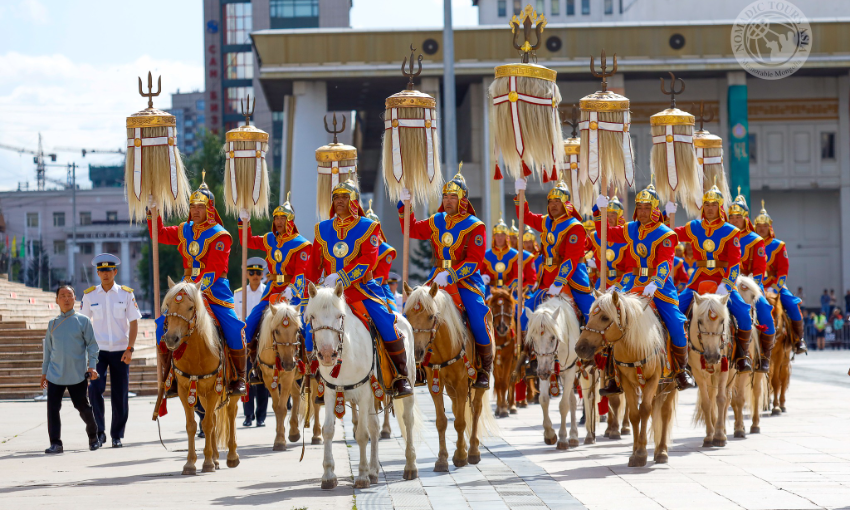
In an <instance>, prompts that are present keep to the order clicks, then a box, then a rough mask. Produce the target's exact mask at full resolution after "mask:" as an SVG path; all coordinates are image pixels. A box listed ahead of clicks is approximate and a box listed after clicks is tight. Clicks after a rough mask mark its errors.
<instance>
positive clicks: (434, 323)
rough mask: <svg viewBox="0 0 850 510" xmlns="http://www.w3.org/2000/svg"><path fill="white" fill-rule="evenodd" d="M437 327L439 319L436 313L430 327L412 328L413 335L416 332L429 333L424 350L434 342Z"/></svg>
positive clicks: (438, 327)
mask: <svg viewBox="0 0 850 510" xmlns="http://www.w3.org/2000/svg"><path fill="white" fill-rule="evenodd" d="M439 329H440V326H439V320H438V319H437V316H436V315H435V316H434V318H433V319H432V321H431V328H430V329H418V328H413V334H414V335H415V334H416V333H428V334H429V335H430V336H429V337H428V343H427V344H426V345H425V349H424V350H425V352H427V351H428V348H430V347H431V344H432V343H434V339H435V338H436V337H437V331H439Z"/></svg>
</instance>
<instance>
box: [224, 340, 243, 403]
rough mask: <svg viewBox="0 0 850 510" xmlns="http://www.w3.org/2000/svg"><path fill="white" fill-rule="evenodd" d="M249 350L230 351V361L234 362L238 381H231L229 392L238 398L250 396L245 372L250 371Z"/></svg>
mask: <svg viewBox="0 0 850 510" xmlns="http://www.w3.org/2000/svg"><path fill="white" fill-rule="evenodd" d="M247 350H248V349H247V348H245V347H243V348H241V349H230V359H231V361H233V366H234V368H235V369H236V379H234V380H232V381H230V385H229V386H228V388H227V392H228V393H229V394H230V395H233V396H236V397H241V396H244V395H247V394H248V387H247V386H246V384H245V372H246V371H247V369H248V366H247V363H248V358H247V356H246V354H247V352H246V351H247Z"/></svg>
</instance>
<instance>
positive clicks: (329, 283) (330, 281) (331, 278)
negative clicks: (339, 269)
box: [325, 273, 339, 287]
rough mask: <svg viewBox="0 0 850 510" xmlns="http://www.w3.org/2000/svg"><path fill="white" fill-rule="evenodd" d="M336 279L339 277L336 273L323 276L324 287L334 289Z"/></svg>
mask: <svg viewBox="0 0 850 510" xmlns="http://www.w3.org/2000/svg"><path fill="white" fill-rule="evenodd" d="M338 279H339V275H338V274H336V273H331V274H329V275H327V276H325V287H335V286H336V281H337V280H338Z"/></svg>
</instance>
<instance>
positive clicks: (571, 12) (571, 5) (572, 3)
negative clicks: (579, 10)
mask: <svg viewBox="0 0 850 510" xmlns="http://www.w3.org/2000/svg"><path fill="white" fill-rule="evenodd" d="M575 15H576V0H567V16H575Z"/></svg>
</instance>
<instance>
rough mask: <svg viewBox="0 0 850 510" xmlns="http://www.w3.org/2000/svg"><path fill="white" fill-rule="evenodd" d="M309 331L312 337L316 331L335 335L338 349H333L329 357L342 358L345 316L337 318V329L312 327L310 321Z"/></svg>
mask: <svg viewBox="0 0 850 510" xmlns="http://www.w3.org/2000/svg"><path fill="white" fill-rule="evenodd" d="M310 329H311V330H312V331H313V334H314V335H315V334H316V333H317V332H318V331H324V330H327V331H332V332H334V333H336V337H337V341H338V342H339V348H338V349H334V351H333V353H331V356H334V355H335V356H337V357H338V358H342V348H343V346H344V345H345V341H344V340H345V314H343V315H340V317H339V328H335V327H333V326H319V327H316V326H313V321H312V320H311V321H310ZM275 345H277V344H275ZM316 352H317V353H318V350H316Z"/></svg>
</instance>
